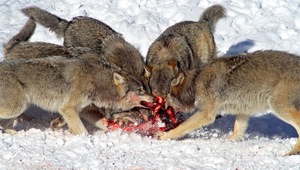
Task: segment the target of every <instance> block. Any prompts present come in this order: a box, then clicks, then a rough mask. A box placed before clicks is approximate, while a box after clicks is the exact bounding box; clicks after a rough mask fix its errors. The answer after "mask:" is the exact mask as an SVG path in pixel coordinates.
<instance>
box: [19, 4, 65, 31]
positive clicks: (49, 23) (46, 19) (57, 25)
mask: <svg viewBox="0 0 300 170" xmlns="http://www.w3.org/2000/svg"><path fill="white" fill-rule="evenodd" d="M22 12H23V13H24V14H25V15H26V16H28V17H32V18H33V19H34V20H35V21H36V22H37V23H39V24H41V25H42V26H44V27H46V28H49V29H50V30H51V31H53V32H54V33H55V34H56V35H57V36H58V37H64V32H65V30H66V29H67V27H68V24H69V22H68V21H67V20H65V19H62V18H60V17H58V16H56V15H53V14H51V13H50V12H48V11H45V10H43V9H41V8H39V7H36V6H30V7H27V8H23V9H22Z"/></svg>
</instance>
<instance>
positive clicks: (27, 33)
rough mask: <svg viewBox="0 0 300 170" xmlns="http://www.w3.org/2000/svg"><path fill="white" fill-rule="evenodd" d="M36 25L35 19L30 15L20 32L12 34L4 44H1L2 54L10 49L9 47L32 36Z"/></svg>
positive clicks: (11, 47)
mask: <svg viewBox="0 0 300 170" xmlns="http://www.w3.org/2000/svg"><path fill="white" fill-rule="evenodd" d="M35 27H36V23H35V21H34V20H33V19H32V18H31V17H30V18H29V19H28V20H27V22H26V23H25V25H24V26H23V27H22V29H21V30H20V32H19V33H18V34H17V35H15V36H13V37H12V38H11V39H10V40H9V41H8V42H7V43H6V44H4V45H3V49H4V54H6V53H8V52H9V51H11V49H13V48H14V46H15V45H17V44H18V43H19V42H21V41H28V39H29V38H30V37H31V36H32V34H33V33H34V30H35Z"/></svg>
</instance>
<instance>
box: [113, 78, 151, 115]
mask: <svg viewBox="0 0 300 170" xmlns="http://www.w3.org/2000/svg"><path fill="white" fill-rule="evenodd" d="M113 81H114V85H115V87H116V89H117V92H118V95H119V101H118V105H119V107H120V108H121V109H124V110H127V109H128V110H129V109H132V108H134V107H144V106H143V105H141V102H142V101H146V102H153V98H154V97H153V96H152V95H149V94H148V93H147V92H146V90H145V89H144V87H143V84H142V82H141V81H140V80H137V79H136V78H135V77H133V76H131V75H126V74H120V73H117V72H115V73H114V74H113Z"/></svg>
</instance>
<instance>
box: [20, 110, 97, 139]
mask: <svg viewBox="0 0 300 170" xmlns="http://www.w3.org/2000/svg"><path fill="white" fill-rule="evenodd" d="M24 114H25V115H26V116H28V117H29V118H30V120H23V121H16V123H15V124H14V128H15V129H16V130H17V131H20V130H24V131H26V130H29V129H31V128H35V129H40V130H41V131H45V130H47V129H48V130H49V129H50V128H49V127H50V123H51V121H52V120H54V119H55V118H58V117H60V115H59V114H58V113H50V112H47V111H45V110H43V109H41V108H39V107H37V106H34V105H31V106H30V107H29V108H28V109H27V110H26V111H25V112H24ZM81 120H82V122H83V123H84V126H85V127H86V128H87V130H88V132H89V133H94V132H95V131H97V130H99V129H97V128H96V127H94V126H92V125H91V124H89V123H87V122H86V121H85V120H83V119H81ZM60 129H62V130H63V131H65V132H67V131H68V127H67V125H65V126H63V127H61V128H60Z"/></svg>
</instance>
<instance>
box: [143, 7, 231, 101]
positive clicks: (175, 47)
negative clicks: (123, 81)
mask: <svg viewBox="0 0 300 170" xmlns="http://www.w3.org/2000/svg"><path fill="white" fill-rule="evenodd" d="M225 15H226V10H225V9H224V8H223V7H222V6H221V5H213V6H211V7H209V8H207V9H206V10H205V11H204V12H203V14H202V15H201V16H200V19H199V21H197V22H194V21H182V22H179V23H176V24H175V25H173V26H170V27H169V28H167V29H166V30H165V31H164V32H163V33H162V34H161V35H160V36H159V37H158V38H157V39H156V40H155V41H154V42H153V43H152V44H151V45H150V47H149V50H148V53H147V56H146V65H147V66H148V67H149V69H148V71H149V72H150V75H151V77H150V82H149V83H150V87H151V91H152V93H153V94H156V95H161V96H163V97H166V96H167V94H168V93H169V91H168V90H169V88H168V87H169V85H170V82H171V80H172V79H174V78H175V77H176V76H177V75H178V73H179V72H180V70H181V71H184V72H187V71H188V70H192V69H196V68H200V67H202V66H203V65H204V64H206V63H208V62H209V61H210V60H212V59H214V58H216V45H215V41H214V36H213V32H214V30H215V26H216V24H217V22H218V21H219V20H220V19H221V18H224V17H225Z"/></svg>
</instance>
